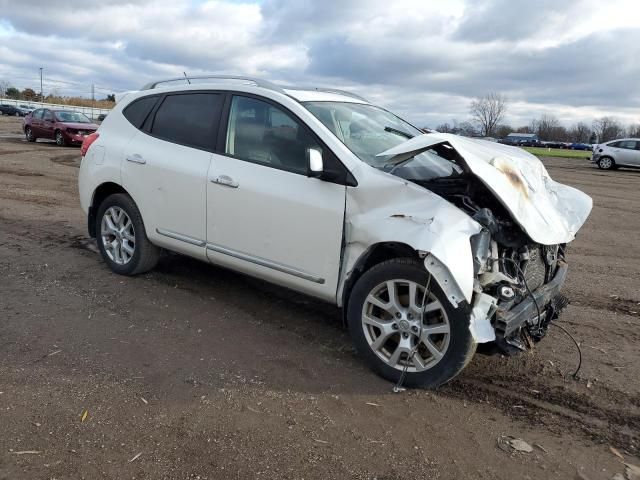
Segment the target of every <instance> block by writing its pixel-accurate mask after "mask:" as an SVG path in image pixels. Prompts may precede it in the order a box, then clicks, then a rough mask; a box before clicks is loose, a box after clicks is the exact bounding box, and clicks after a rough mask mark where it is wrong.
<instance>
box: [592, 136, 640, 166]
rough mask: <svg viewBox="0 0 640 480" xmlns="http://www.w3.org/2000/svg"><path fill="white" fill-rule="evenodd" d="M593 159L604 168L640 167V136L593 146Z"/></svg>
mask: <svg viewBox="0 0 640 480" xmlns="http://www.w3.org/2000/svg"><path fill="white" fill-rule="evenodd" d="M591 161H592V162H593V163H595V164H596V165H598V167H599V168H601V169H603V170H611V169H614V168H618V167H636V168H640V138H621V139H618V140H612V141H610V142H607V143H603V144H600V145H596V146H594V147H593V154H592V155H591Z"/></svg>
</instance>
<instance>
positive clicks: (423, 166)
mask: <svg viewBox="0 0 640 480" xmlns="http://www.w3.org/2000/svg"><path fill="white" fill-rule="evenodd" d="M304 106H305V107H306V108H307V109H308V110H309V111H310V112H311V113H312V114H313V115H314V116H315V117H316V118H317V119H318V120H320V121H321V122H322V123H323V124H324V125H325V126H326V127H327V128H328V129H329V130H331V132H332V133H333V134H334V135H335V136H336V137H338V138H339V139H340V141H342V143H344V144H345V145H346V146H347V148H349V150H351V151H352V152H353V153H354V154H355V155H356V156H357V157H358V158H359V159H360V160H362V161H363V162H365V163H367V164H369V165H371V166H372V167H375V168H378V169H381V170H384V171H387V172H390V173H393V174H395V175H397V176H399V177H402V178H406V179H411V180H431V179H434V178H441V177H452V176H458V175H460V174H462V169H461V168H460V167H459V166H458V165H456V164H455V163H453V162H452V161H451V160H450V159H447V158H444V157H443V156H441V155H440V154H439V153H438V152H437V151H436V149H430V150H428V151H426V152H423V153H420V154H418V155H415V156H414V157H412V158H411V159H409V160H408V161H406V162H402V163H401V164H394V163H390V162H389V158H387V157H385V156H382V157H381V156H378V154H379V153H382V152H384V151H386V150H389V149H390V148H393V147H395V146H397V145H400V144H401V143H404V142H406V141H407V140H409V139H410V138H413V137H415V136H417V135H421V134H422V132H421V131H420V130H418V129H417V128H415V127H414V126H412V125H411V124H409V123H407V122H405V121H404V120H402V119H400V118H398V117H396V116H395V115H394V114H392V113H390V112H388V111H386V110H383V109H382V108H379V107H375V106H373V105H369V104H359V103H350V102H307V103H305V104H304Z"/></svg>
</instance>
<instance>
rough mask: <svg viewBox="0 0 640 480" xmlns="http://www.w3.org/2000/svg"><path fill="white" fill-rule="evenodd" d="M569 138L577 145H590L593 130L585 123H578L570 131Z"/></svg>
mask: <svg viewBox="0 0 640 480" xmlns="http://www.w3.org/2000/svg"><path fill="white" fill-rule="evenodd" d="M569 137H570V138H571V140H573V141H574V142H577V143H588V142H589V139H590V138H591V128H589V125H587V124H586V123H584V122H578V123H576V124H575V125H574V126H573V127H571V130H569Z"/></svg>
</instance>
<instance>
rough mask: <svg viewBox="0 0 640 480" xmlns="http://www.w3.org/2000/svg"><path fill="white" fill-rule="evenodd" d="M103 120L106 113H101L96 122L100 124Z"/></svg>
mask: <svg viewBox="0 0 640 480" xmlns="http://www.w3.org/2000/svg"><path fill="white" fill-rule="evenodd" d="M105 118H107V114H106V113H101V114H100V115H98V118H97V120H98V122H102V121H103V120H104V119H105Z"/></svg>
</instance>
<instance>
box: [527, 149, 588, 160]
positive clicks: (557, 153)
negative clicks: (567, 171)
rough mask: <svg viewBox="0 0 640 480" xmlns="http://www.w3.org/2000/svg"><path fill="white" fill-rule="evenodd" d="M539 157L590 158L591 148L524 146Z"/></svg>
mask: <svg viewBox="0 0 640 480" xmlns="http://www.w3.org/2000/svg"><path fill="white" fill-rule="evenodd" d="M522 148H524V149H525V150H526V151H527V152H529V153H533V154H534V155H537V156H538V157H560V158H590V157H591V152H590V151H589V150H568V149H566V148H545V147H522Z"/></svg>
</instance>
